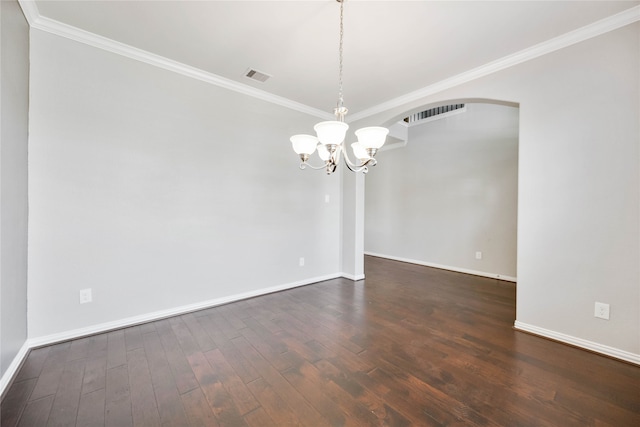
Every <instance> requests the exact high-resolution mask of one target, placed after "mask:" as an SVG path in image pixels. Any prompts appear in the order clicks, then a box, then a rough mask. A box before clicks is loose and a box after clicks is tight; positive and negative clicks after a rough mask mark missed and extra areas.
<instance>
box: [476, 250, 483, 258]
mask: <svg viewBox="0 0 640 427" xmlns="http://www.w3.org/2000/svg"><path fill="white" fill-rule="evenodd" d="M476 259H482V252H480V251H478V252H476Z"/></svg>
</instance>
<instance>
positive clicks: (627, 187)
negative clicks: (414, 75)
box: [353, 23, 640, 363]
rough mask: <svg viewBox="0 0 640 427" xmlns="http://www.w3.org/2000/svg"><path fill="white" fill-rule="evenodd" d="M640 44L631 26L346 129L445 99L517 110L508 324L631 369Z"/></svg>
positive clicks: (639, 353)
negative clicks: (604, 308)
mask: <svg viewBox="0 0 640 427" xmlns="http://www.w3.org/2000/svg"><path fill="white" fill-rule="evenodd" d="M639 35H640V23H633V24H630V25H627V26H625V27H622V28H620V29H618V30H615V31H611V32H609V33H606V34H603V35H601V36H597V37H594V38H592V39H589V40H586V41H583V42H581V43H578V44H575V45H572V46H570V47H566V48H563V49H561V50H558V51H556V52H553V53H550V54H547V55H544V56H542V57H539V58H536V59H532V60H529V61H527V62H524V63H521V64H519V65H517V66H513V67H511V68H508V69H505V70H502V71H499V72H496V73H493V74H491V75H488V76H486V77H482V78H479V79H476V80H473V81H471V82H469V83H466V84H461V85H459V86H456V87H454V88H451V89H447V90H443V91H441V92H438V93H436V94H433V95H430V96H426V97H424V98H421V99H417V100H415V101H411V102H408V103H406V104H404V105H400V106H398V107H395V108H393V109H391V110H388V111H386V112H384V113H380V114H377V115H375V116H371V117H368V118H367V119H363V120H360V121H359V122H358V123H354V124H353V126H354V127H360V126H365V125H370V124H379V123H387V124H390V123H393V122H395V121H396V120H398V119H400V118H402V117H404V116H405V115H406V113H407V112H413V111H418V110H419V109H420V107H421V106H424V105H428V104H432V103H439V102H444V101H446V100H450V99H469V98H476V99H496V100H502V101H509V102H513V103H516V104H519V106H520V135H519V153H518V158H519V164H518V261H517V266H518V284H517V287H518V292H517V313H516V326H517V327H520V328H522V329H526V330H529V331H533V332H536V333H541V334H544V335H546V336H549V337H552V338H556V339H561V340H564V341H567V342H571V343H574V344H576V345H581V346H583V347H587V348H591V349H594V350H597V351H603V352H606V353H608V354H611V355H615V356H616V357H621V358H626V359H628V360H633V361H635V362H636V363H640V268H639V263H638V260H640V229H639V225H640V162H639V158H640V152H639V147H640V121H639V120H638V117H640V77H639V76H640V37H639ZM417 72H419V71H417ZM385 154H386V153H381V154H380V155H379V156H380V158H379V161H380V162H381V164H382V162H384V159H385V157H384V155H385ZM596 301H599V302H603V303H608V304H610V305H611V319H610V320H609V321H606V320H602V319H597V318H595V317H594V315H593V314H594V303H595V302H596Z"/></svg>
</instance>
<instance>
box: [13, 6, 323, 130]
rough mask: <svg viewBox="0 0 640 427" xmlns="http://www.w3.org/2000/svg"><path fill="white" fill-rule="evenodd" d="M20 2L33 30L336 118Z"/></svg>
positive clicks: (298, 109)
mask: <svg viewBox="0 0 640 427" xmlns="http://www.w3.org/2000/svg"><path fill="white" fill-rule="evenodd" d="M19 2H20V5H21V6H22V8H23V11H25V16H26V17H27V21H28V22H29V25H30V26H31V28H35V29H38V30H41V31H45V32H48V33H51V34H55V35H57V36H60V37H65V38H67V39H70V40H74V41H77V42H80V43H83V44H86V45H89V46H93V47H96V48H98V49H102V50H105V51H108V52H111V53H115V54H117V55H122V56H124V57H127V58H130V59H134V60H137V61H140V62H144V63H146V64H149V65H153V66H156V67H158V68H162V69H165V70H168V71H173V72H174V73H178V74H182V75H183V76H186V77H190V78H192V79H196V80H200V81H203V82H205V83H209V84H212V85H215V86H218V87H222V88H225V89H229V90H232V91H234V92H238V93H241V94H243V95H248V96H251V97H253V98H257V99H260V100H262V101H266V102H270V103H272V104H276V105H280V106H282V107H286V108H289V109H291V110H295V111H299V112H301V113H304V114H309V115H311V116H315V117H318V118H321V119H324V120H333V119H334V116H333V114H330V113H327V112H326V111H322V110H318V109H317V108H313V107H310V106H308V105H305V104H301V103H299V102H296V101H292V100H290V99H288V98H285V97H282V96H278V95H274V94H272V93H269V92H266V91H264V90H261V89H256V88H254V87H251V86H248V85H245V84H242V83H238V82H236V81H234V80H231V79H227V78H225V77H222V76H218V75H216V74H213V73H209V72H207V71H204V70H201V69H199V68H195V67H192V66H189V65H186V64H183V63H181V62H178V61H174V60H172V59H169V58H165V57H163V56H160V55H156V54H153V53H150V52H147V51H145V50H142V49H138V48H135V47H133V46H129V45H127V44H124V43H120V42H117V41H115V40H112V39H109V38H106V37H103V36H100V35H97V34H94V33H91V32H89V31H85V30H81V29H79V28H76V27H73V26H71V25H67V24H64V23H62V22H59V21H56V20H53V19H50V18H47V17H44V16H40V14H39V12H38V8H37V6H36V4H35V2H34V1H33V0H19Z"/></svg>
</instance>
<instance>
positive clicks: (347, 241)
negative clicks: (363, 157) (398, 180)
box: [342, 168, 375, 280]
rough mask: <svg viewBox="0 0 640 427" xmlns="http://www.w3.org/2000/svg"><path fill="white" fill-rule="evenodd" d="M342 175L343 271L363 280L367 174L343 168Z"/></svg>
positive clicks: (345, 274)
mask: <svg viewBox="0 0 640 427" xmlns="http://www.w3.org/2000/svg"><path fill="white" fill-rule="evenodd" d="M372 172H375V171H372ZM342 177H343V179H342V272H343V274H344V276H345V277H347V278H349V279H352V280H362V279H364V185H365V176H364V174H362V173H352V172H350V171H348V170H347V168H342Z"/></svg>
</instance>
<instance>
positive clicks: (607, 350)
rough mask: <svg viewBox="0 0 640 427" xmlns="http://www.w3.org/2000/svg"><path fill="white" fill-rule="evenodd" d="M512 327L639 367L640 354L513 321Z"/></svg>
mask: <svg viewBox="0 0 640 427" xmlns="http://www.w3.org/2000/svg"><path fill="white" fill-rule="evenodd" d="M513 327H514V328H515V329H516V330H519V331H523V332H528V333H530V334H534V335H539V336H541V337H545V338H549V339H552V340H554V341H560V342H563V343H566V344H570V345H573V346H576V347H580V348H584V349H586V350H590V351H593V352H595V353H600V354H603V355H605V356H609V357H613V358H614V359H620V360H624V361H625V362H629V363H633V364H635V365H640V354H634V353H630V352H628V351H625V350H620V349H618V348H615V347H609V346H607V345H603V344H598V343H596V342H593V341H588V340H585V339H582V338H577V337H574V336H571V335H567V334H563V333H561V332H556V331H552V330H549V329H545V328H540V327H538V326H533V325H529V324H527V323H523V322H519V321H517V320H516V321H515V323H514V325H513Z"/></svg>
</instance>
